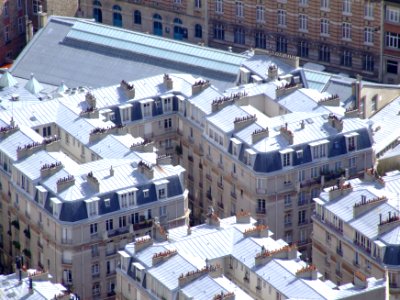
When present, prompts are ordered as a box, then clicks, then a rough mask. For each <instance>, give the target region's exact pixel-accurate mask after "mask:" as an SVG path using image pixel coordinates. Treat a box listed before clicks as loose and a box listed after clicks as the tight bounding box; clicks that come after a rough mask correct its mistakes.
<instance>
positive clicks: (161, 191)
mask: <svg viewBox="0 0 400 300" xmlns="http://www.w3.org/2000/svg"><path fill="white" fill-rule="evenodd" d="M167 184H168V180H165V179H162V180H158V181H155V182H154V185H155V186H156V191H157V196H158V200H161V199H165V198H166V197H167Z"/></svg>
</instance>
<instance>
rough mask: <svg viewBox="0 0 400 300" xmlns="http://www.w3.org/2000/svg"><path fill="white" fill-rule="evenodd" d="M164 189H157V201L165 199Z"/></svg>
mask: <svg viewBox="0 0 400 300" xmlns="http://www.w3.org/2000/svg"><path fill="white" fill-rule="evenodd" d="M165 196H166V195H165V189H164V188H163V189H159V190H158V199H164V198H165Z"/></svg>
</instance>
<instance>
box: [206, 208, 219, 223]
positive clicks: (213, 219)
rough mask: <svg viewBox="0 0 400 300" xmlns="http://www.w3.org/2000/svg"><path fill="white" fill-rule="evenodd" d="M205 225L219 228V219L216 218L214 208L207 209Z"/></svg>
mask: <svg viewBox="0 0 400 300" xmlns="http://www.w3.org/2000/svg"><path fill="white" fill-rule="evenodd" d="M206 223H207V224H208V225H210V226H215V227H219V226H220V219H219V218H218V216H217V214H215V213H214V208H213V207H212V206H209V207H208V213H207V219H206Z"/></svg>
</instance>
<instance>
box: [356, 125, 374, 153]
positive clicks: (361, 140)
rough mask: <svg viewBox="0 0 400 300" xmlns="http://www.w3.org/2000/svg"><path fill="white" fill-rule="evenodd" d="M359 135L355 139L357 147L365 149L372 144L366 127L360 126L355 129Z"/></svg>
mask: <svg viewBox="0 0 400 300" xmlns="http://www.w3.org/2000/svg"><path fill="white" fill-rule="evenodd" d="M357 132H358V133H359V134H360V135H359V136H358V140H357V142H358V143H357V148H358V149H365V148H369V147H371V146H372V142H371V138H370V135H369V132H368V130H367V128H362V129H360V130H358V131H357Z"/></svg>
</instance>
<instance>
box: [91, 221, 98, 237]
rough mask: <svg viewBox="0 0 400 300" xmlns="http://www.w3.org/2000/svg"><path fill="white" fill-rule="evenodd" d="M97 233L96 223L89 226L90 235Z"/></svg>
mask: <svg viewBox="0 0 400 300" xmlns="http://www.w3.org/2000/svg"><path fill="white" fill-rule="evenodd" d="M96 233H97V223H93V224H90V234H96Z"/></svg>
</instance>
